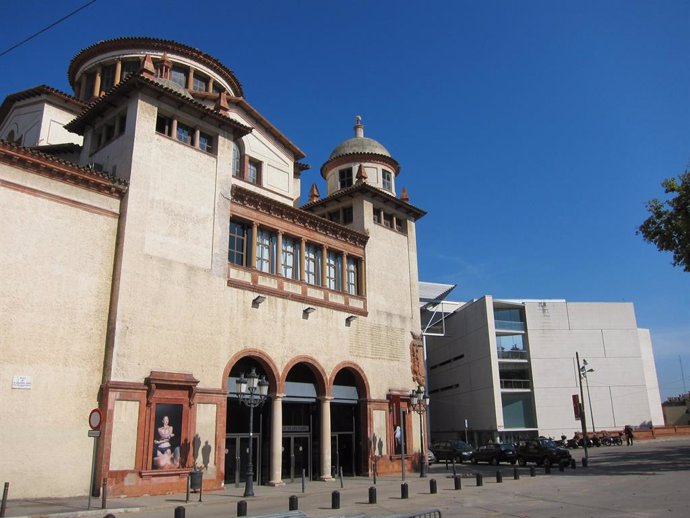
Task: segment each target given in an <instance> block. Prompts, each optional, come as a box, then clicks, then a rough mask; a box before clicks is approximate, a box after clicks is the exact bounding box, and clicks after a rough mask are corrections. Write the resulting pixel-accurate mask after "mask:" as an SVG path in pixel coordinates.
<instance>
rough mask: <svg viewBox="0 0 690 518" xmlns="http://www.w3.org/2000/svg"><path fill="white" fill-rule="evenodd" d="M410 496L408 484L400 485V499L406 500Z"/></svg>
mask: <svg viewBox="0 0 690 518" xmlns="http://www.w3.org/2000/svg"><path fill="white" fill-rule="evenodd" d="M409 495H410V492H409V488H408V487H407V482H403V483H402V484H400V498H401V499H403V500H406V499H407V498H408V497H409Z"/></svg>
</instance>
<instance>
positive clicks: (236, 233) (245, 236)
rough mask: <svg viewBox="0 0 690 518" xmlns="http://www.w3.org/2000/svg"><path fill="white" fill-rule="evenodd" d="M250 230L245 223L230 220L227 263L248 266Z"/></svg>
mask: <svg viewBox="0 0 690 518" xmlns="http://www.w3.org/2000/svg"><path fill="white" fill-rule="evenodd" d="M251 233H252V229H251V227H250V226H249V225H247V224H246V223H242V222H240V221H234V220H230V240H229V241H230V242H229V246H228V262H230V263H232V264H237V265H240V266H248V264H247V263H248V261H249V257H248V255H249V254H248V253H247V251H248V250H247V246H248V244H249V243H251V239H252V238H251Z"/></svg>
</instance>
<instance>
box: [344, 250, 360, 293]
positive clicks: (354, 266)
mask: <svg viewBox="0 0 690 518" xmlns="http://www.w3.org/2000/svg"><path fill="white" fill-rule="evenodd" d="M347 292H348V293H349V294H350V295H359V293H360V290H359V259H357V258H356V257H348V258H347Z"/></svg>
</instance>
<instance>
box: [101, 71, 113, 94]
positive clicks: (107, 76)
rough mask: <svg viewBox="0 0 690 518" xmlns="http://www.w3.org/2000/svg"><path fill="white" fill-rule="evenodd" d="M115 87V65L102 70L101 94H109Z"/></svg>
mask: <svg viewBox="0 0 690 518" xmlns="http://www.w3.org/2000/svg"><path fill="white" fill-rule="evenodd" d="M114 85H115V65H106V66H104V67H102V68H101V92H107V91H108V90H110V89H111V88H112V87H113V86H114Z"/></svg>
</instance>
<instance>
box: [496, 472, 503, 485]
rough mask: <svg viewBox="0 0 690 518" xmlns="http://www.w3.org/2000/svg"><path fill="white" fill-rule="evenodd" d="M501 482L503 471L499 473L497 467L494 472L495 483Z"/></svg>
mask: <svg viewBox="0 0 690 518" xmlns="http://www.w3.org/2000/svg"><path fill="white" fill-rule="evenodd" d="M501 482H503V473H501V470H500V469H499V470H498V471H497V472H496V483H497V484H500V483H501Z"/></svg>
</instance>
